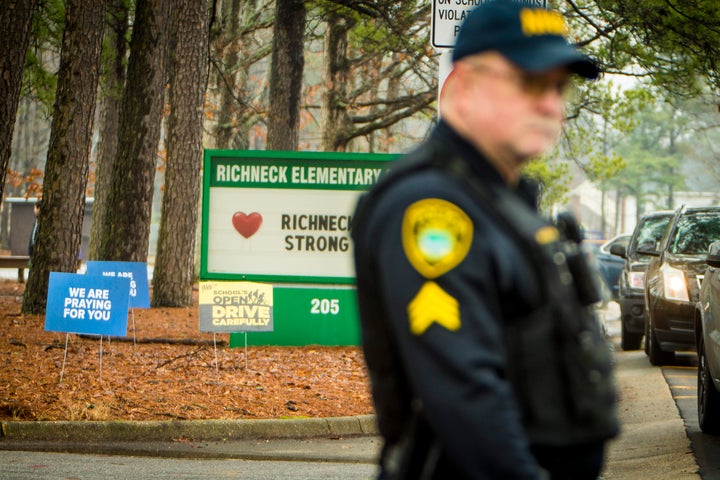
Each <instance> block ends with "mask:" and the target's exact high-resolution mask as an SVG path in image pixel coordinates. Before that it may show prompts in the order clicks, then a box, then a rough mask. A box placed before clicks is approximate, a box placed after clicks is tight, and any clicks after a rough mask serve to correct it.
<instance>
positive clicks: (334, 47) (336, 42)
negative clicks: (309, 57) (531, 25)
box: [321, 13, 352, 152]
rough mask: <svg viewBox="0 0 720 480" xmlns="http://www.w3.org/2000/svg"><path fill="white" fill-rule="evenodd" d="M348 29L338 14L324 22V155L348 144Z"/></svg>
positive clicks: (322, 123)
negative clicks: (325, 23) (325, 25)
mask: <svg viewBox="0 0 720 480" xmlns="http://www.w3.org/2000/svg"><path fill="white" fill-rule="evenodd" d="M351 26H352V25H351V20H349V19H347V18H344V17H342V16H341V15H339V14H337V13H332V14H330V18H329V19H328V21H327V30H326V31H325V57H324V62H325V65H324V71H323V80H324V81H323V83H324V84H325V92H324V93H323V99H322V107H321V116H322V119H321V125H322V140H321V142H322V150H323V151H329V152H332V151H344V150H345V147H346V144H347V141H346V139H345V137H346V135H345V131H346V130H347V126H348V123H349V118H348V113H347V107H346V101H347V89H348V85H347V82H348V61H347V45H348V39H347V35H348V31H349V30H350V28H351Z"/></svg>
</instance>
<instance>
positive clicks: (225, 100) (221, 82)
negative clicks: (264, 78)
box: [215, 0, 240, 149]
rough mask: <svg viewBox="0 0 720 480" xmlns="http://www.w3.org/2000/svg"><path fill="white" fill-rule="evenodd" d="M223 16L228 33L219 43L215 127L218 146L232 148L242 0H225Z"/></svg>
mask: <svg viewBox="0 0 720 480" xmlns="http://www.w3.org/2000/svg"><path fill="white" fill-rule="evenodd" d="M222 9H223V18H224V19H225V21H226V22H227V23H226V24H225V28H224V30H225V31H226V33H224V34H223V35H222V38H221V39H220V41H219V42H218V43H222V44H223V46H224V48H222V49H221V50H224V51H221V52H220V53H221V58H220V59H219V60H220V61H221V66H222V71H221V72H218V74H217V75H218V82H217V83H218V86H219V88H220V92H221V93H220V108H219V111H218V122H217V126H216V127H215V141H216V146H217V148H222V149H229V148H232V145H231V142H232V139H233V138H234V137H235V132H236V130H237V129H236V128H235V122H236V117H237V114H236V111H237V105H236V103H235V97H234V94H233V91H239V90H240V89H239V88H236V84H237V63H238V48H239V47H237V46H235V45H234V44H235V43H236V42H237V41H238V39H237V35H238V31H239V28H240V0H228V1H227V2H223V5H222ZM231 90H233V91H231Z"/></svg>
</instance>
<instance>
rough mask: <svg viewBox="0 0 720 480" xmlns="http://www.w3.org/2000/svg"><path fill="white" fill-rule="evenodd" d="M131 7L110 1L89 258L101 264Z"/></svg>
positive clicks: (123, 3) (118, 124)
mask: <svg viewBox="0 0 720 480" xmlns="http://www.w3.org/2000/svg"><path fill="white" fill-rule="evenodd" d="M128 13H129V12H128V6H127V4H126V2H125V1H124V0H110V4H109V5H108V16H107V17H108V22H109V24H108V25H107V26H106V29H105V38H106V42H105V43H106V44H107V45H108V50H109V52H108V55H107V56H108V57H110V58H109V61H108V64H107V65H106V68H105V73H104V75H103V80H104V82H103V88H101V89H100V90H101V95H102V98H101V99H100V102H99V103H100V108H101V111H100V122H101V123H100V129H101V130H100V141H99V142H98V147H97V148H98V154H97V165H96V168H95V190H94V194H93V196H94V198H95V201H94V203H93V211H92V213H93V215H92V225H91V228H90V251H89V252H88V255H87V258H88V259H90V260H100V255H99V240H100V238H101V235H102V225H103V222H104V221H105V215H106V214H107V209H108V200H107V199H108V192H109V190H110V182H111V180H112V171H113V164H114V163H115V157H116V155H117V145H118V132H119V130H120V99H121V97H122V91H123V87H124V86H125V76H126V75H125V74H126V72H125V57H126V54H127V41H126V39H125V35H126V34H127V31H128Z"/></svg>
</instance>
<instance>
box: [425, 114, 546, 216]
mask: <svg viewBox="0 0 720 480" xmlns="http://www.w3.org/2000/svg"><path fill="white" fill-rule="evenodd" d="M430 141H432V142H436V143H437V144H439V145H441V146H442V147H443V148H444V149H446V150H448V151H449V152H450V153H454V154H457V155H459V156H460V157H461V158H462V159H463V160H465V161H466V162H467V164H468V165H469V166H470V169H471V170H472V171H473V172H474V173H475V174H476V175H477V176H478V177H479V178H480V179H482V181H483V182H484V183H486V184H490V185H492V186H494V187H499V188H507V189H510V190H514V191H515V193H516V194H517V195H519V196H520V197H521V198H522V199H523V200H525V201H526V202H527V203H528V204H529V205H530V206H532V207H533V209H535V210H537V207H538V200H539V194H540V185H539V183H538V182H536V181H535V180H532V179H529V178H527V177H525V176H521V177H520V180H519V182H518V184H517V186H516V187H515V188H511V187H509V186H508V185H507V183H505V181H504V180H503V178H502V176H501V175H500V172H498V171H497V169H496V168H495V167H494V166H493V165H492V164H491V163H490V162H488V160H487V158H485V156H484V155H483V154H482V153H480V152H479V151H478V150H477V149H476V148H475V147H474V146H473V145H471V144H470V143H469V142H468V141H467V140H465V139H464V138H462V137H461V136H460V135H459V134H458V133H457V132H456V131H455V130H453V128H452V127H451V126H450V125H448V124H447V123H446V122H444V121H442V120H440V122H439V123H438V124H437V126H436V127H435V129H434V130H433V131H432V133H431V134H430Z"/></svg>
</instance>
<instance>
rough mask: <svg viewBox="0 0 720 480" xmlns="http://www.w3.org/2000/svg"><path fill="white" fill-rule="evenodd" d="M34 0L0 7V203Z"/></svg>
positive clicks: (14, 2)
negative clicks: (0, 33) (0, 38)
mask: <svg viewBox="0 0 720 480" xmlns="http://www.w3.org/2000/svg"><path fill="white" fill-rule="evenodd" d="M36 3H37V1H36V0H19V1H13V0H10V1H9V2H6V3H5V4H4V5H3V8H2V9H0V32H3V34H2V36H3V40H2V41H1V42H0V202H2V199H3V192H4V190H5V176H6V172H7V167H8V164H9V162H10V154H11V152H12V137H13V131H14V129H15V115H16V113H17V108H18V101H19V99H20V87H21V85H22V74H23V68H24V66H25V52H26V50H27V47H28V43H29V42H30V26H31V20H32V14H33V11H34V10H35V4H36Z"/></svg>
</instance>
